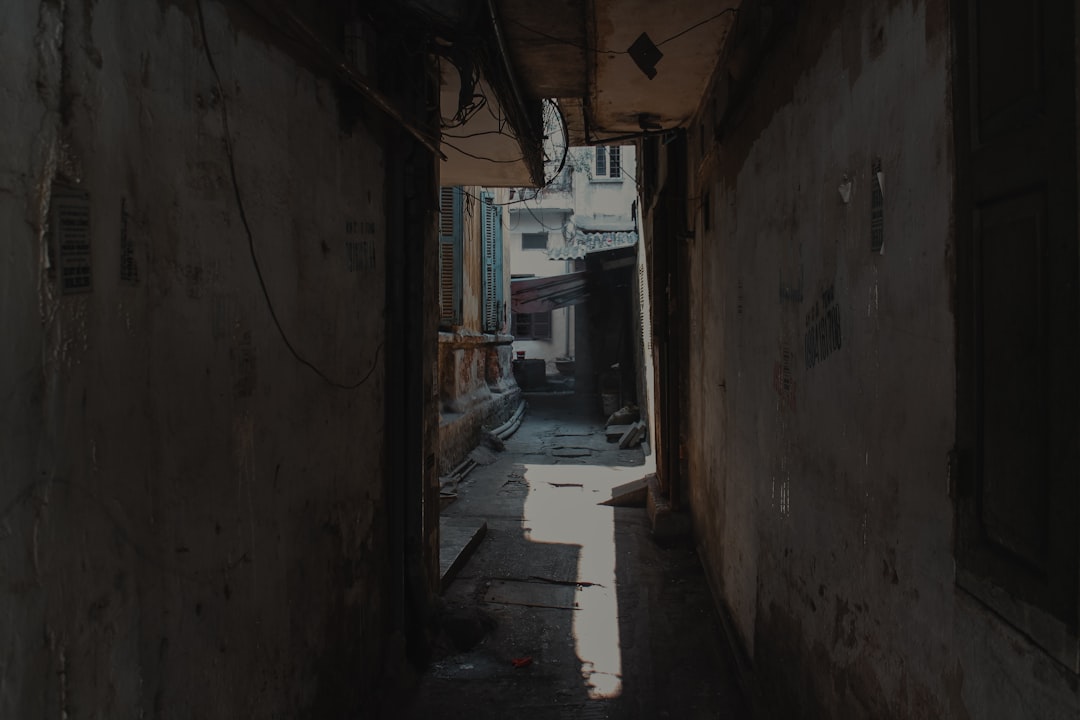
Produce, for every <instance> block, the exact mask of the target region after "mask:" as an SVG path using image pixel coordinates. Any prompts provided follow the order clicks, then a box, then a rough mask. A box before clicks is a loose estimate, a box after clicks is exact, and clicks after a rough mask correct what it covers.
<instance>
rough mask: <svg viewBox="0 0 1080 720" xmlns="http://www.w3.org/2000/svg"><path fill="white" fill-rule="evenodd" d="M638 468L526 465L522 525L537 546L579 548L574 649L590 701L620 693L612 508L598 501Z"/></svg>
mask: <svg viewBox="0 0 1080 720" xmlns="http://www.w3.org/2000/svg"><path fill="white" fill-rule="evenodd" d="M641 471H642V468H641V467H640V466H639V467H604V466H591V465H526V467H525V476H526V479H527V480H528V483H529V494H528V496H527V497H526V499H525V508H524V518H523V521H522V522H523V524H524V527H526V528H528V530H527V531H526V532H527V536H528V537H529V539H531V540H535V541H537V542H548V543H566V544H574V545H578V546H579V547H580V548H581V550H580V554H579V556H578V569H577V578H576V580H577V582H579V583H582V585H581V586H580V587H579V588H578V593H577V604H578V609H577V610H575V611H574V613H573V636H574V646H575V650H576V652H577V656H578V659H579V660H580V661H581V675H582V678H583V679H584V681H585V684H586V686H587V688H588V692H589V697H590V698H592V699H601V698H614V697H618V696H619V694H620V693H621V692H622V650H621V647H620V644H619V603H618V593H617V588H616V580H615V563H616V553H615V516H614V509H613V508H611V507H607V506H604V505H600V504H599V503H601V502H603V501H605V500H607V499H608V498H610V497H611V489H612V488H614V487H616V486H618V485H622V484H624V483H627V482H630V481H631V480H636V479H638V478H640V477H641V476H642V473H641Z"/></svg>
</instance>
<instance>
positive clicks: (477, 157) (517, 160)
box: [442, 140, 524, 164]
mask: <svg viewBox="0 0 1080 720" xmlns="http://www.w3.org/2000/svg"><path fill="white" fill-rule="evenodd" d="M442 144H443V145H446V146H447V147H450V148H453V149H454V150H457V151H458V152H459V153H461V154H462V155H464V156H466V157H471V158H473V159H474V160H484V161H486V162H493V163H507V164H510V163H519V162H521V161H522V160H524V158H523V157H517V158H514V159H512V160H499V159H498V158H491V157H484V156H483V155H476V154H473V153H471V152H468V151H467V150H462V149H461V148H459V147H458V146H457V145H455V144H453V143H451V142H447V141H446V140H443V141H442Z"/></svg>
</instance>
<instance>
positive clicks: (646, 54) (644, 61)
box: [626, 33, 664, 80]
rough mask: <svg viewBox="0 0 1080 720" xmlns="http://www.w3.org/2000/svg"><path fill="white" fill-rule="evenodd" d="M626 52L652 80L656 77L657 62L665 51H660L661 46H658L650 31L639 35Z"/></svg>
mask: <svg viewBox="0 0 1080 720" xmlns="http://www.w3.org/2000/svg"><path fill="white" fill-rule="evenodd" d="M626 52H627V53H629V55H630V57H631V58H632V59H633V61H634V62H635V63H637V66H638V67H639V68H641V72H643V73H645V74H646V75H647V76H648V77H649V79H650V80H652V79H653V78H654V77H656V63H658V62H660V58H662V57H664V53H662V52H660V48H658V47H656V45H655V43H653V41H652V39H651V38H650V37H649V34H648V33H641V34H640V35H638V39H637V40H635V41H634V44H633V45H631V46H630V49H629V50H627V51H626Z"/></svg>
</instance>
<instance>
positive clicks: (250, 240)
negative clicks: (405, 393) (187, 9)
mask: <svg viewBox="0 0 1080 720" xmlns="http://www.w3.org/2000/svg"><path fill="white" fill-rule="evenodd" d="M195 8H196V11H197V12H198V16H199V33H200V35H201V36H202V45H203V51H204V53H205V54H206V61H207V63H208V64H209V65H210V70H211V72H212V73H213V74H214V82H215V84H216V85H217V92H218V97H219V99H220V103H221V126H222V130H223V132H224V135H225V137H224V141H225V156H226V158H227V159H228V161H229V178H230V179H231V180H232V187H233V195H234V196H235V198H236V207H237V210H238V211H239V213H240V222H241V224H242V225H243V226H244V232H245V234H246V235H247V244H248V253H249V254H250V256H251V264H252V266H253V267H254V269H255V276H256V277H257V278H258V280H259V288H260V289H261V290H262V296H263V300H264V301H265V302H266V308H267V310H269V311H270V317H271V319H273V321H274V326H275V327H276V328H277V331H278V334H279V335H280V336H281V340H282V342H284V343H285V347H286V348H288V350H289V353H290V354H291V355H292V356H293V358H295V359H296V361H297V362H299V363H300V364H301V365H303V366H304V367H306V368H308V369H309V370H311V371H312V372H314V373H315V374H316V375H318V376H319V377H320V378H321V379H322V380H323V381H324V382H325V383H326V384H328V385H330V386H332V387H335V388H338V389H341V390H355V389H356V388H358V387H360V386H361V385H363V384H364V383H366V382H367V381H368V380H369V379H370V378H371V375H372V373H374V372H375V368H376V367H377V366H378V362H379V354H380V352H381V351H382V347H383V343H381V342H380V343H379V344H378V345H377V346H376V348H375V354H374V356H373V357H372V360H371V367H370V368H368V370H367V372H366V373H364V375H363V376H362V377H361V378H360V379H359V380H357V381H356V382H353V383H341V382H338V381H337V380H334V379H332V378H331V377H330V376H329V375H327V374H326V373H325V372H323V371H322V370H321V369H320V368H319V367H318V366H316V365H315V364H314V363H312V362H311V361H310V360H308V359H307V358H306V357H304V356H303V355H301V354H300V352H299V351H298V350H297V349H296V346H295V345H293V343H292V341H291V340H290V339H289V336H288V334H287V333H286V332H285V328H283V327H282V325H281V320H279V319H278V315H277V311H276V310H275V309H274V303H273V302H272V301H271V299H270V291H269V289H268V288H267V287H266V278H264V277H263V273H262V268H261V267H260V266H259V257H258V255H257V254H256V252H255V235H254V233H253V232H252V230H251V223H250V222H248V216H247V210H246V209H245V206H244V199H243V195H242V193H241V192H240V181H239V180H238V179H237V173H236V157H235V154H234V152H233V146H232V133H231V132H230V130H229V112H228V107H227V106H226V102H225V87H224V84H223V83H222V81H221V73H219V72H218V67H217V63H215V62H214V55H213V53H212V52H211V51H210V43H209V41H208V39H207V36H206V18H205V17H204V15H203V3H202V0H196V3H195Z"/></svg>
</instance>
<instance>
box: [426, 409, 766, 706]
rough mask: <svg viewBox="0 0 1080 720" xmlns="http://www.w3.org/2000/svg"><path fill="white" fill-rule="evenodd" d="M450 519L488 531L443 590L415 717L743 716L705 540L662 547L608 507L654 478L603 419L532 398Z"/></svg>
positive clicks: (641, 516)
mask: <svg viewBox="0 0 1080 720" xmlns="http://www.w3.org/2000/svg"><path fill="white" fill-rule="evenodd" d="M527 400H528V403H529V405H528V410H527V412H526V415H525V420H524V422H523V423H522V425H521V427H520V429H519V430H518V431H517V432H516V433H515V434H514V435H513V436H512V437H511V438H510V439H509V440H507V441H506V447H505V449H504V450H503V451H502V452H498V453H496V455H495V460H494V462H492V463H491V464H489V465H486V466H479V467H477V468H475V469H474V470H473V471H472V472H471V473H470V474H469V475H468V476H467V477H466V479H465V480H464V481H463V482H462V483H461V485H460V486H459V488H458V498H457V500H456V501H455V502H454V503H453V504H451V505H450V506H449V507H447V508H446V509H445V510H444V511H443V518H444V523H448V524H451V525H453V524H455V523H457V524H458V525H463V526H464V525H467V524H468V523H470V522H476V523H477V524H479V523H481V522H486V526H487V531H486V534H485V535H484V536H483V538H482V539H481V540H480V542H479V544H478V545H477V546H476V549H475V551H474V552H473V553H472V555H471V556H470V557H469V559H468V561H467V562H466V563H465V564H464V565H463V566H462V567H461V568H460V570H459V572H458V574H457V575H456V577H455V578H454V579H453V581H452V582H450V583H449V585H448V586H447V587H446V588H445V590H444V594H443V610H442V622H441V628H442V632H441V635H440V637H439V639H438V643H437V648H436V654H435V657H434V660H433V662H432V664H431V666H430V668H429V670H428V672H427V673H426V674H425V675H424V676H423V677H422V678H421V679H420V681H419V685H418V687H417V688H416V690H415V692H414V693H413V696H412V700H411V705H410V707H409V708H408V710H407V715H406V716H407V717H411V718H417V719H419V718H447V719H448V720H449V719H453V718H469V720H484V719H485V718H500V719H504V718H514V719H515V720H528V719H533V718H536V719H540V718H644V717H652V718H665V717H671V718H687V719H694V718H732V719H737V718H746V717H749V716H750V713H749V711H748V708H747V704H746V703H745V701H744V699H743V697H742V695H741V693H740V690H739V686H738V683H737V675H736V671H735V664H734V660H733V657H732V655H731V653H730V651H729V649H728V647H727V645H726V644H725V641H724V635H723V632H722V630H721V624H720V621H719V619H718V617H717V615H716V612H715V608H714V605H713V603H712V599H711V596H710V594H709V590H708V586H707V584H706V580H705V577H704V574H703V572H702V570H701V566H700V563H699V562H698V559H697V556H696V554H695V552H694V548H693V543H692V541H690V540H689V538H687V539H685V540H676V541H666V542H664V543H663V544H661V543H657V542H656V541H655V540H654V539H653V536H652V532H651V528H650V524H649V519H648V516H647V514H646V511H645V509H644V508H643V507H611V506H607V505H602V504H600V503H602V502H603V501H605V500H608V499H609V498H610V496H611V492H612V489H613V488H614V487H617V486H621V485H624V484H626V483H631V482H633V481H635V480H639V479H640V478H642V477H644V475H645V474H647V473H649V472H651V465H650V463H649V462H648V461H649V460H651V458H647V457H646V456H645V455H644V453H643V452H642V450H641V449H640V448H634V449H630V450H620V449H619V448H618V444H617V443H614V442H608V440H607V438H606V437H605V433H604V420H603V418H602V417H600V414H599V410H598V409H595V410H594V409H592V405H591V404H589V403H586V402H584V401H582V400H581V399H579V398H577V397H575V396H573V395H531V396H529V397H528V398H527Z"/></svg>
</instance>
